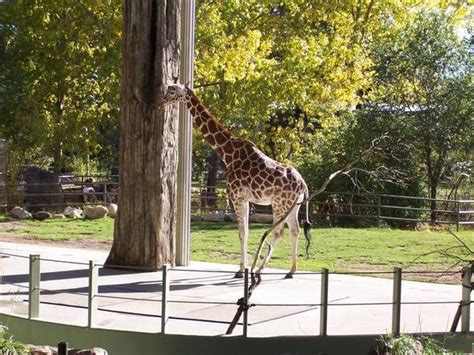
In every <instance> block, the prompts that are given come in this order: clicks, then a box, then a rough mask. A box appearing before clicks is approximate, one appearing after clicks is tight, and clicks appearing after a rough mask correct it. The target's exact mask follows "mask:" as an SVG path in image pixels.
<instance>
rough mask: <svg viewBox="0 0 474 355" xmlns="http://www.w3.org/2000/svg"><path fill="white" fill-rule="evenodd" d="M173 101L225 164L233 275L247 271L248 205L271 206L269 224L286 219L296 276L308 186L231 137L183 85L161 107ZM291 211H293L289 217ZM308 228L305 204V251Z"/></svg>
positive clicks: (275, 232) (278, 231)
mask: <svg viewBox="0 0 474 355" xmlns="http://www.w3.org/2000/svg"><path fill="white" fill-rule="evenodd" d="M175 102H184V103H185V104H186V105H187V108H188V110H189V111H190V113H191V115H192V116H193V118H194V122H195V124H196V126H197V127H198V129H199V130H200V131H201V133H202V135H203V137H204V139H205V140H206V141H207V143H208V144H209V145H210V146H211V148H212V149H213V150H214V151H215V152H216V153H217V154H218V155H219V157H220V158H221V159H222V161H223V162H224V164H225V166H226V168H227V171H228V174H227V189H228V196H229V198H230V200H231V202H232V204H233V206H234V210H235V214H236V217H237V222H238V229H239V238H240V268H239V271H238V272H237V273H236V274H235V277H236V278H241V277H242V275H243V271H244V269H245V268H246V267H247V264H248V263H247V239H248V234H249V229H248V228H249V226H248V225H249V203H255V204H259V205H271V206H272V213H273V221H274V223H275V222H276V221H279V220H280V219H282V218H283V217H285V215H287V214H288V216H287V217H286V220H285V222H286V224H287V225H288V228H289V231H290V235H291V254H292V264H291V269H290V271H289V272H288V273H287V275H286V278H292V277H293V274H294V273H295V271H296V263H297V242H298V236H299V233H300V226H299V222H298V211H299V208H300V206H301V202H302V201H304V200H305V199H307V197H308V196H309V192H308V187H307V185H306V183H305V181H304V180H303V178H302V176H301V175H300V173H298V171H297V170H296V169H295V168H293V167H291V166H286V165H284V164H281V163H279V162H277V161H275V160H273V159H271V158H270V157H268V156H267V155H265V154H264V153H263V152H262V151H261V150H260V149H258V148H257V146H256V145H255V144H254V143H253V142H251V141H249V140H246V139H241V138H238V137H235V136H234V135H233V134H232V133H231V132H230V131H229V130H228V129H227V128H226V127H225V126H224V125H223V124H222V123H220V122H219V121H218V120H217V119H216V118H214V116H213V115H212V114H211V113H210V112H209V110H208V109H207V108H206V107H205V106H204V105H203V103H202V102H201V100H200V99H199V98H198V97H197V96H196V94H195V93H194V91H193V90H192V89H191V88H189V87H188V86H186V85H181V84H171V85H169V86H168V88H167V90H166V93H165V95H164V98H163V100H161V101H160V102H159V104H158V106H159V107H160V108H162V107H164V106H165V105H169V104H173V103H175ZM290 209H291V212H290ZM310 226H311V225H310V223H309V218H308V202H306V222H305V228H304V231H305V237H306V239H307V246H309V242H310V239H309V238H310V236H309V229H310ZM283 227H284V223H280V224H279V225H278V226H277V227H276V228H275V229H274V230H273V231H272V237H273V240H272V241H271V243H270V244H269V249H268V252H267V255H266V256H265V258H264V262H263V264H262V266H261V267H260V268H259V269H258V271H257V273H259V272H260V271H261V269H262V268H263V267H264V266H265V264H266V263H267V262H268V260H269V259H270V256H271V254H272V252H273V249H274V247H275V245H276V243H277V242H278V240H279V239H280V238H281V237H282V234H283Z"/></svg>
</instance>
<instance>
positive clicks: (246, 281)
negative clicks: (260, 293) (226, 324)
mask: <svg viewBox="0 0 474 355" xmlns="http://www.w3.org/2000/svg"><path fill="white" fill-rule="evenodd" d="M248 302H249V269H248V268H245V271H244V307H245V308H244V319H243V336H244V337H245V338H246V337H247V330H248V325H249V318H248V316H249V315H248V307H247V305H248Z"/></svg>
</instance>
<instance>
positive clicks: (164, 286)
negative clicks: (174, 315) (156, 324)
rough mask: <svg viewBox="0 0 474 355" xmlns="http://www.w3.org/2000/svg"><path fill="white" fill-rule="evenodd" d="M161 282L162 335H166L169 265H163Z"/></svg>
mask: <svg viewBox="0 0 474 355" xmlns="http://www.w3.org/2000/svg"><path fill="white" fill-rule="evenodd" d="M162 275H163V276H162V281H161V333H162V334H165V333H166V322H167V321H168V309H167V305H168V304H167V303H168V293H169V289H170V283H169V279H168V265H166V264H165V265H163V269H162Z"/></svg>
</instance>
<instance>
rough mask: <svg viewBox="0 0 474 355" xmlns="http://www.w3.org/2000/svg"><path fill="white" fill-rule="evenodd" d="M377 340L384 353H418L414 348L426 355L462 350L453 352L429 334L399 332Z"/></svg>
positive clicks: (396, 354) (400, 354) (401, 354)
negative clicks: (417, 335)
mask: <svg viewBox="0 0 474 355" xmlns="http://www.w3.org/2000/svg"><path fill="white" fill-rule="evenodd" d="M377 342H378V343H379V344H380V345H379V346H378V348H379V351H380V353H384V354H385V353H388V354H393V355H404V354H411V353H418V352H417V351H416V350H418V351H421V352H422V353H423V354H427V355H431V354H432V355H435V354H448V353H449V354H456V353H459V354H462V352H453V351H452V350H447V349H445V348H444V347H443V344H442V343H440V342H439V341H437V340H435V339H433V338H431V337H429V336H421V337H414V336H411V335H409V334H401V335H400V336H398V337H396V336H394V335H393V334H384V335H381V336H380V337H379V338H378V339H377Z"/></svg>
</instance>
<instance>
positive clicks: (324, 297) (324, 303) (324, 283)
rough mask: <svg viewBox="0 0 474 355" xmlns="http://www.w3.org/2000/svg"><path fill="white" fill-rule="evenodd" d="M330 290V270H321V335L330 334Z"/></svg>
mask: <svg viewBox="0 0 474 355" xmlns="http://www.w3.org/2000/svg"><path fill="white" fill-rule="evenodd" d="M328 289H329V270H328V269H322V270H321V302H320V303H321V311H320V313H319V335H321V336H326V335H327V334H328V294H329V293H328Z"/></svg>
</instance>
